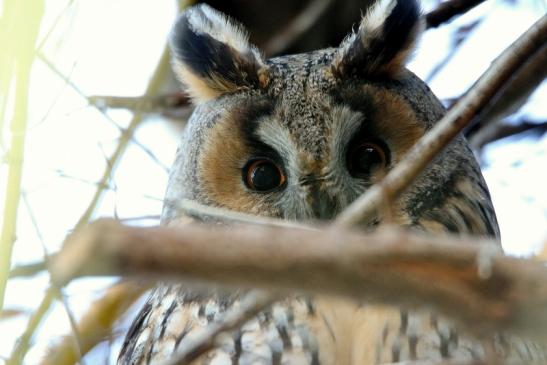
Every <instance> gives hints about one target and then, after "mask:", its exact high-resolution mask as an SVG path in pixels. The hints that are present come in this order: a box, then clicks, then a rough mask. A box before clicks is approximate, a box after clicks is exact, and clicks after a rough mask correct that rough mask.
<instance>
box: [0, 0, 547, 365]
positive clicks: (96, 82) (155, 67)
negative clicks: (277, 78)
mask: <svg viewBox="0 0 547 365" xmlns="http://www.w3.org/2000/svg"><path fill="white" fill-rule="evenodd" d="M207 2H208V3H209V4H211V5H212V6H213V7H215V8H217V9H219V10H222V11H223V12H226V13H228V14H230V15H232V16H234V17H236V18H237V19H239V20H240V21H241V22H242V23H244V24H245V25H246V26H247V27H248V28H249V29H250V31H251V41H252V42H253V43H255V44H257V45H258V46H259V47H260V48H261V49H262V50H263V51H264V52H265V54H266V55H268V56H273V55H278V54H285V53H296V52H304V51H308V50H313V49H318V48H324V47H328V46H336V45H338V44H339V43H340V41H341V40H342V39H343V37H344V36H345V35H346V34H347V33H348V32H349V31H350V30H351V29H352V25H354V24H355V23H356V22H358V20H359V18H360V15H361V10H360V9H364V8H365V7H366V5H367V3H368V1H366V0H361V1H359V0H338V1H334V0H308V1H292V0H280V1H275V2H273V1H266V0H255V1H250V0H228V1H224V0H223V1H220V0H214V1H207ZM21 3H22V2H21V1H16V0H0V12H1V13H0V31H1V33H0V47H1V49H2V50H3V51H1V52H2V54H0V61H1V63H0V157H2V158H1V159H0V203H1V204H0V217H2V220H3V228H2V229H3V234H2V235H3V242H2V244H4V240H5V236H6V232H8V231H9V229H10V227H13V228H14V229H15V231H14V233H15V236H16V240H15V243H14V245H13V252H12V253H11V262H10V261H9V260H7V258H8V257H7V256H10V253H9V252H7V251H6V250H3V251H1V252H2V254H3V255H4V256H3V257H2V262H3V263H4V264H5V265H8V266H9V265H11V267H12V268H15V267H20V266H21V265H26V264H30V263H35V262H40V261H43V260H44V257H45V255H49V254H52V253H54V252H56V251H57V250H59V248H60V247H61V245H62V243H63V240H64V238H65V237H66V235H67V233H69V232H70V231H71V230H73V229H74V228H75V227H76V226H77V225H81V224H85V223H86V222H88V221H90V220H94V219H96V218H98V217H103V216H109V217H116V218H118V219H121V220H123V221H125V222H127V223H129V224H135V225H156V224H158V222H159V214H160V212H161V206H162V198H163V193H164V190H165V187H166V184H167V177H168V169H169V166H170V164H171V162H172V160H173V158H174V155H175V151H176V148H177V144H178V139H179V138H180V135H181V132H182V130H183V128H184V125H185V121H186V119H187V117H188V116H189V114H190V113H191V107H190V106H188V104H187V100H186V98H185V96H184V95H183V94H181V93H180V92H179V91H178V85H177V83H176V82H175V79H174V77H173V75H172V73H171V71H170V69H169V61H168V52H167V51H166V48H165V47H166V39H167V36H168V33H169V30H170V27H171V25H172V24H173V22H174V20H175V17H176V15H177V14H178V13H179V12H180V11H181V9H183V8H184V7H185V6H187V2H185V1H178V2H177V1H152V0H140V1H134V0H94V1H81V0H45V1H44V0H41V1H40V0H33V1H31V0H27V1H26V2H24V3H27V5H21ZM31 3H32V6H29V5H28V4H31ZM440 3H441V1H437V0H427V1H426V0H423V1H422V7H423V9H424V12H428V11H430V10H432V9H435V8H436V7H437V6H439V4H440ZM546 11H547V2H546V1H544V0H489V1H485V2H484V3H482V4H481V5H479V6H477V7H475V8H473V9H472V10H470V11H469V12H467V13H466V14H465V15H463V16H460V17H458V18H455V19H454V20H452V21H450V22H449V23H446V24H443V25H440V26H439V27H436V28H432V29H429V30H427V31H426V32H425V34H424V36H423V39H422V41H421V42H420V44H419V47H418V49H417V50H416V55H415V57H414V58H413V60H412V62H411V63H410V64H409V68H410V69H411V70H412V71H414V72H415V73H416V74H417V75H418V76H420V77H421V78H422V79H424V80H426V81H427V82H428V84H429V85H430V87H431V88H432V90H433V91H434V93H435V94H436V95H437V96H438V97H439V98H440V99H441V100H442V101H443V103H445V105H446V106H447V107H449V106H450V105H452V104H453V102H454V101H455V100H457V99H458V98H459V97H460V96H461V95H462V94H463V93H464V92H465V91H466V90H467V89H468V88H469V87H470V86H471V85H472V83H473V82H474V81H475V80H476V79H477V78H478V77H479V76H480V75H481V74H482V72H484V71H485V70H486V68H487V67H488V66H489V65H490V62H491V61H492V60H493V59H494V58H495V57H496V56H497V55H498V54H499V53H501V52H502V51H503V49H505V48H506V47H507V46H508V45H509V44H511V42H513V41H514V40H515V39H516V38H517V37H518V36H519V35H520V34H522V33H523V32H524V31H525V30H526V29H527V28H528V27H530V26H531V25H532V24H533V23H534V22H535V21H536V20H537V19H538V18H539V17H541V16H543V15H544V14H545V12H546ZM17 12H20V13H17ZM25 47H27V49H25ZM13 55H15V56H13ZM11 56H13V57H11ZM10 57H11V58H10ZM18 57H20V58H18ZM32 60H33V62H32V63H30V62H31V61H32ZM18 62H19V63H18ZM25 62H26V63H25ZM14 65H17V66H15V67H14ZM544 71H545V70H544ZM25 75H26V76H25ZM544 77H545V72H540V73H539V74H538V78H541V79H543V78H544ZM546 105H547V83H546V82H545V81H543V82H542V83H541V84H540V86H539V87H538V88H537V89H536V90H535V91H534V92H533V93H532V94H531V95H530V96H529V97H528V98H526V100H523V102H522V103H519V104H518V105H516V106H515V107H514V108H513V109H514V110H512V113H509V114H508V115H504V116H503V118H502V120H500V121H499V122H496V123H494V124H492V125H490V126H489V127H488V128H487V127H484V126H475V127H472V128H470V129H469V130H468V131H467V133H468V136H469V138H470V140H471V142H472V144H473V147H474V149H475V151H476V155H477V158H478V159H479V161H480V162H481V165H482V167H483V172H484V175H485V178H486V180H487V182H488V185H489V187H490V191H491V194H492V198H493V201H494V205H495V207H496V209H497V214H498V220H499V223H500V226H501V232H502V244H503V246H504V248H505V249H506V251H507V252H508V253H510V254H512V255H532V254H534V253H535V252H537V251H538V250H540V249H541V248H542V247H543V245H544V244H545V243H547V193H546V192H545V189H546V187H547V135H546V134H545V132H546V130H547V108H546ZM25 111H27V112H25ZM12 121H13V122H12ZM22 121H24V122H26V126H25V125H24V124H25V123H22ZM25 130H26V135H25V133H23V132H24V131H25ZM22 137H25V140H24V145H23V144H22V141H23V140H22ZM20 162H22V178H21V180H20V181H19V179H18V178H17V174H15V175H13V171H14V170H13V166H18V164H19V163H20ZM10 169H11V170H10ZM10 174H12V175H11V177H10ZM18 197H19V199H17V198H18ZM15 211H16V212H17V214H16V215H14V214H13V213H14V212H15ZM8 233H9V232H8ZM0 269H1V268H0ZM4 269H5V267H4ZM0 279H2V277H1V275H0ZM2 280H3V279H2ZM48 281H49V277H48V275H47V273H40V274H37V275H32V276H23V277H17V278H11V279H9V281H8V283H7V288H6V295H5V298H4V306H3V309H4V310H3V311H2V312H1V313H0V364H1V363H2V361H3V360H2V359H4V360H5V359H7V358H8V357H9V356H10V353H11V352H12V350H13V347H14V344H15V343H16V341H17V338H18V337H19V336H20V335H21V334H22V333H23V331H24V330H25V328H26V327H27V325H28V322H29V318H31V314H32V313H33V312H34V311H35V310H36V309H37V307H38V306H39V305H40V302H41V300H42V298H43V296H44V293H45V290H46V289H47V287H48ZM115 281H116V279H115V278H109V279H82V280H77V281H75V282H73V283H71V284H70V285H69V286H68V287H67V288H64V289H63V290H62V300H60V301H59V300H57V301H54V302H53V303H52V305H51V306H50V307H49V310H47V311H46V312H45V313H46V315H45V316H44V317H43V318H42V321H41V322H40V324H39V326H38V330H37V331H36V333H35V335H34V336H32V337H31V338H29V341H30V342H29V344H30V348H29V351H28V354H27V355H26V357H25V361H24V363H27V364H36V363H39V361H40V359H41V358H42V357H43V356H44V354H45V353H46V351H47V349H48V347H49V346H51V344H52V343H55V342H56V341H59V339H60V338H61V337H62V336H65V335H67V334H70V333H71V320H73V321H77V320H78V319H79V318H80V317H81V316H82V314H83V313H85V311H86V310H87V309H88V308H89V306H90V303H91V302H92V301H93V300H94V299H96V298H98V297H100V296H101V295H102V293H103V291H104V288H105V287H107V286H108V285H110V284H112V283H113V282H115ZM139 306H140V303H137V304H136V305H135V307H139ZM131 313H134V311H133V312H130V314H128V315H126V316H125V317H124V318H123V319H122V320H121V321H119V322H118V323H117V325H116V328H115V331H114V334H113V335H112V336H111V338H105V340H104V341H103V342H102V343H101V344H100V345H99V346H97V347H96V348H95V349H94V350H93V351H92V352H91V353H89V354H88V355H87V356H86V357H85V358H84V359H83V360H82V361H81V362H82V363H87V364H111V363H114V361H115V358H116V356H117V352H118V351H119V346H120V336H121V335H123V334H124V332H125V331H126V329H127V326H128V324H129V323H130V320H131Z"/></svg>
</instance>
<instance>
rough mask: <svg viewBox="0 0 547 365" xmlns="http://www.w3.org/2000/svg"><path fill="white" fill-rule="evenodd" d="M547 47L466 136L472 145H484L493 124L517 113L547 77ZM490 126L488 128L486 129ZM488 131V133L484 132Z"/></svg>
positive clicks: (518, 71) (468, 130) (530, 62)
mask: <svg viewBox="0 0 547 365" xmlns="http://www.w3.org/2000/svg"><path fill="white" fill-rule="evenodd" d="M545 65H547V45H544V46H543V47H542V48H540V49H539V50H538V51H537V52H536V53H535V54H534V55H533V56H532V57H531V58H530V59H529V60H528V61H527V62H526V63H525V64H524V65H523V66H522V67H521V68H520V69H518V70H517V71H516V72H515V74H514V75H512V77H511V79H510V80H509V81H508V82H507V84H506V85H505V86H504V87H503V88H502V89H501V90H499V92H498V95H497V96H496V101H495V103H494V105H493V106H492V107H491V108H490V109H488V110H487V111H486V112H485V113H484V114H483V115H482V116H481V120H480V121H479V122H478V123H476V124H474V125H471V126H470V127H469V128H468V129H467V131H466V135H467V137H468V138H469V139H470V142H471V144H472V145H475V146H477V145H481V144H484V143H483V142H482V140H487V139H489V135H491V133H492V129H493V128H495V129H499V126H498V127H494V126H492V122H494V123H495V122H497V123H500V121H502V120H503V119H505V118H506V117H507V116H509V115H511V114H514V113H516V112H517V111H518V110H519V109H520V108H521V107H522V106H523V105H524V104H525V103H526V101H527V100H528V98H529V97H530V95H531V94H532V93H533V92H534V90H535V89H536V88H537V87H538V86H539V85H540V84H541V83H542V82H543V80H545V78H546V77H547V67H545ZM486 125H488V126H487V127H485V126H486ZM484 129H488V131H484V132H483V130H484Z"/></svg>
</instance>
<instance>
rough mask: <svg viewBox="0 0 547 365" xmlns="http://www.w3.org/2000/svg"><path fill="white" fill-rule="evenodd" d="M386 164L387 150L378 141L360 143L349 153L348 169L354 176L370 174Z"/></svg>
mask: <svg viewBox="0 0 547 365" xmlns="http://www.w3.org/2000/svg"><path fill="white" fill-rule="evenodd" d="M386 165H387V156H386V152H385V150H384V149H383V148H382V147H380V146H379V145H378V144H376V143H372V142H364V143H360V144H358V145H356V146H355V147H354V148H353V149H351V150H350V153H349V154H348V169H349V172H350V173H351V174H352V175H353V176H366V175H370V174H371V173H372V171H373V170H374V169H376V168H379V167H385V166H386Z"/></svg>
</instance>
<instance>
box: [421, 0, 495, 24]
mask: <svg viewBox="0 0 547 365" xmlns="http://www.w3.org/2000/svg"><path fill="white" fill-rule="evenodd" d="M482 2H484V0H449V1H445V2H443V3H441V4H440V5H439V6H438V7H437V8H436V9H435V10H433V11H430V12H429V13H427V14H426V15H425V16H424V18H425V23H426V27H427V28H428V29H429V28H436V27H438V26H439V25H441V24H443V23H446V22H447V21H449V20H450V19H452V18H453V17H455V16H458V15H461V14H463V13H465V12H466V11H468V10H470V9H472V8H474V7H475V6H477V5H479V4H480V3H482Z"/></svg>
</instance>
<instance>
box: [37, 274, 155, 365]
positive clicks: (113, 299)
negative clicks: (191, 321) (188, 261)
mask: <svg viewBox="0 0 547 365" xmlns="http://www.w3.org/2000/svg"><path fill="white" fill-rule="evenodd" d="M148 289H149V286H147V285H142V284H140V285H139V284H137V283H133V282H123V283H118V284H115V285H113V286H112V287H110V288H108V290H107V292H106V294H105V295H103V296H102V297H101V298H100V299H98V300H97V301H95V302H94V303H92V304H91V306H90V310H89V311H88V312H87V313H86V314H85V315H84V317H83V318H82V319H81V320H80V322H79V323H78V329H77V330H78V335H79V338H78V342H79V347H80V348H79V349H78V348H76V346H75V343H74V339H72V338H71V337H70V336H67V337H64V338H63V340H62V341H61V343H59V344H57V345H56V346H55V348H54V349H51V350H50V351H49V352H48V353H47V355H46V356H45V357H44V358H43V359H42V361H41V362H40V364H41V365H49V364H51V365H69V364H75V363H77V362H78V360H79V359H80V354H85V353H87V352H89V350H91V349H92V348H93V347H94V346H95V345H96V344H97V343H99V342H100V341H103V340H105V339H106V338H107V337H108V336H109V334H110V333H111V332H112V326H113V324H114V322H115V321H116V320H117V319H118V318H119V316H120V315H122V314H123V313H125V312H126V311H127V309H128V308H129V307H130V306H131V304H133V302H134V301H135V300H136V299H138V298H139V297H140V296H141V295H142V294H143V293H144V292H145V291H146V290H148Z"/></svg>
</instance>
